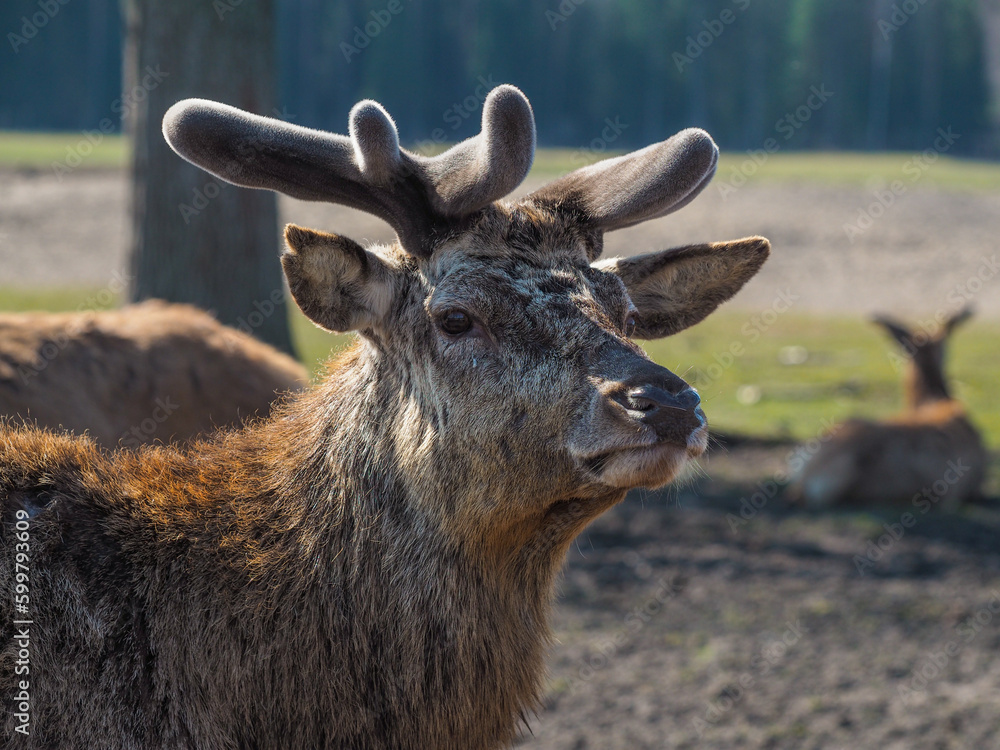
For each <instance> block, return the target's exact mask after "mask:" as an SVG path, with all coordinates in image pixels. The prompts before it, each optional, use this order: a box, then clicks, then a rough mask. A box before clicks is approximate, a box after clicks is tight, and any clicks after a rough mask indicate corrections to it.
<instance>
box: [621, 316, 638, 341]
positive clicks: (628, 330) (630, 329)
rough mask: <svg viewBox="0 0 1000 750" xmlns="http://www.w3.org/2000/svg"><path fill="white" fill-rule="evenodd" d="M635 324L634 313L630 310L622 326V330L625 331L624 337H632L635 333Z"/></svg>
mask: <svg viewBox="0 0 1000 750" xmlns="http://www.w3.org/2000/svg"><path fill="white" fill-rule="evenodd" d="M636 325H637V321H636V317H635V313H634V312H631V313H629V314H628V317H626V318H625V325H623V326H622V331H623V332H624V333H625V338H628V339H630V338H632V336H633V335H635V327H636Z"/></svg>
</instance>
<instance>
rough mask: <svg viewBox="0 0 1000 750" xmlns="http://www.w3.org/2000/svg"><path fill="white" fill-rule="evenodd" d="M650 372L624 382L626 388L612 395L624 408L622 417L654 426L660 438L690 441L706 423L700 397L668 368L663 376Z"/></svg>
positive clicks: (682, 444)
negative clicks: (636, 379) (651, 376)
mask: <svg viewBox="0 0 1000 750" xmlns="http://www.w3.org/2000/svg"><path fill="white" fill-rule="evenodd" d="M649 375H650V373H645V377H642V378H640V379H639V380H640V382H636V381H635V380H633V381H632V382H627V383H624V384H623V385H624V387H623V388H621V389H620V390H618V391H617V392H616V393H614V394H612V395H611V399H612V401H614V402H615V403H616V404H617V405H618V406H620V407H622V410H623V411H624V413H622V412H619V415H620V418H622V419H625V420H627V421H629V422H631V423H633V424H634V423H636V422H638V423H639V424H642V425H645V426H646V427H650V428H652V429H653V431H654V432H656V435H657V437H658V438H660V440H663V441H665V442H670V443H676V444H677V445H681V446H684V445H687V441H688V438H689V437H691V435H692V434H693V433H694V432H695V431H696V430H698V429H699V428H701V427H703V426H704V425H705V414H704V412H702V410H701V407H700V405H701V397H700V396H699V395H698V392H697V391H696V390H694V389H693V388H692V387H691V386H689V385H688V384H687V383H685V382H684V381H683V380H681V379H680V378H678V377H677V376H676V375H674V374H673V373H670V372H669V371H664V373H663V375H664V377H658V378H650V377H649ZM642 380H645V381H646V382H641V381H642ZM650 380H653V381H654V382H649V381H650Z"/></svg>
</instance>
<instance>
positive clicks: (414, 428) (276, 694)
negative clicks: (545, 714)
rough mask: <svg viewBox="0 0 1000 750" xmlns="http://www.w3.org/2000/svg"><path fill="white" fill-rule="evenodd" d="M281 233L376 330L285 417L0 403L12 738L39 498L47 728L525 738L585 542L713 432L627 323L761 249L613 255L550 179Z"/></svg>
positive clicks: (322, 740) (318, 304) (82, 740)
mask: <svg viewBox="0 0 1000 750" xmlns="http://www.w3.org/2000/svg"><path fill="white" fill-rule="evenodd" d="M529 111H530V110H529ZM383 135H384V134H383ZM196 140H197V139H196ZM390 140H391V139H390ZM531 140H532V142H533V133H532V138H531ZM292 161H293V160H292ZM383 161H391V159H389V158H388V157H386V159H385V160H383ZM285 167H287V169H286V170H284V171H283V172H282V174H283V175H285V176H287V171H288V170H292V169H293V167H294V164H292V163H291V161H290V163H289V164H286V165H285ZM473 182H474V183H475V182H476V181H475V180H473ZM476 184H479V183H476ZM478 189H479V188H477V190H478ZM672 197H673V196H672V195H670V194H669V192H668V193H665V194H664V196H663V200H671V199H672ZM455 200H456V201H457V202H458V203H461V201H462V199H461V196H457V197H455ZM648 208H649V207H648V206H647V205H645V204H644V206H643V207H642V210H643V211H645V210H648ZM618 218H619V219H621V217H618ZM286 240H287V242H288V246H289V248H288V252H287V253H286V254H285V256H284V257H283V258H282V262H283V267H284V269H285V273H286V275H287V277H288V280H289V286H290V288H291V290H292V293H293V295H294V297H295V299H296V301H297V302H298V303H299V305H300V307H302V309H303V310H304V311H305V312H306V313H307V314H308V315H309V316H310V317H311V318H312V320H313V321H314V322H315V323H317V325H320V326H322V327H325V328H328V329H332V330H345V329H348V328H353V329H357V330H358V331H359V334H360V335H359V337H358V340H357V342H356V344H355V345H354V347H353V348H351V349H350V350H348V351H347V352H346V353H345V354H343V355H342V356H341V357H340V358H338V359H337V360H336V361H334V362H333V363H332V365H331V366H330V369H329V371H328V373H327V375H326V377H325V378H324V380H323V382H322V383H321V384H320V385H318V386H317V387H315V388H313V389H312V390H309V391H307V392H305V393H303V394H300V395H298V396H296V397H293V398H292V399H290V400H289V401H288V402H287V403H286V404H284V405H283V406H281V407H279V408H278V409H277V411H276V413H275V414H274V415H273V416H272V417H271V418H270V419H268V420H263V421H259V422H256V423H254V424H252V425H249V426H247V427H246V428H244V429H243V430H240V431H233V432H228V433H221V434H218V435H216V436H214V437H213V438H211V439H209V440H206V441H199V442H195V443H194V444H193V445H191V446H189V447H187V448H180V447H175V446H169V447H146V448H142V449H139V450H136V451H119V452H115V453H103V452H101V451H99V450H98V449H97V448H96V446H95V445H94V444H93V443H92V442H91V441H89V440H86V439H80V438H76V439H74V438H69V437H63V436H57V435H53V434H50V433H46V432H43V431H38V430H31V429H10V428H3V427H0V501H2V512H3V523H4V534H3V536H2V538H0V539H2V543H0V582H2V583H3V587H4V593H3V596H2V597H0V628H10V629H8V630H6V631H2V637H0V644H2V646H3V650H2V652H0V654H2V659H3V664H2V667H3V669H2V671H0V700H5V701H8V702H7V703H5V704H3V710H4V714H3V716H4V721H5V722H6V723H5V725H3V726H2V727H0V730H2V731H4V732H6V736H10V735H11V732H12V731H13V729H14V726H15V724H16V720H15V718H14V714H13V711H12V704H11V702H10V698H9V696H12V695H14V690H15V687H14V684H13V680H14V675H12V673H11V666H12V665H13V663H14V660H15V656H16V653H17V648H18V646H17V643H16V640H15V638H14V635H15V631H14V630H13V629H12V628H11V626H10V625H9V623H12V622H13V620H14V619H15V612H14V611H13V602H14V600H13V596H12V595H10V591H11V588H12V586H13V582H14V580H15V579H14V571H13V569H12V565H13V560H14V551H15V548H16V547H15V545H16V539H15V537H14V535H13V531H14V529H15V528H16V520H17V518H18V514H20V515H21V516H26V517H28V518H29V519H30V521H29V523H30V528H31V531H30V538H31V566H32V571H33V576H32V579H31V601H32V609H31V614H32V616H33V618H34V621H35V624H34V625H33V626H32V628H33V630H32V639H33V640H32V644H33V646H32V648H33V649H34V650H33V652H32V662H31V669H32V672H31V681H32V682H31V689H32V696H33V701H34V702H33V704H32V705H33V712H34V713H33V723H32V732H33V733H32V735H31V738H30V741H29V742H28V743H27V744H28V746H33V747H47V746H50V745H55V744H61V745H65V746H74V747H95V746H100V747H106V748H113V749H115V750H117V749H118V748H135V747H143V748H178V747H192V748H194V747H196V748H209V749H214V748H244V747H255V748H285V747H302V748H345V749H346V748H351V749H352V750H376V749H379V750H387V749H388V748H394V749H398V750H409V749H413V750H417V749H418V748H419V749H420V750H425V749H427V748H442V749H445V750H451V749H453V748H454V749H455V750H459V749H461V750H465V749H466V748H476V749H477V750H490V749H492V748H499V747H502V746H507V745H509V744H510V743H511V742H512V741H513V739H514V738H515V736H516V733H517V731H518V728H519V726H520V724H521V722H522V721H523V719H524V718H525V716H526V713H527V712H529V711H531V710H532V709H533V708H535V707H536V706H537V704H538V699H539V696H540V691H541V687H542V681H543V675H544V670H543V655H544V651H545V648H546V645H547V642H548V640H549V630H548V610H549V607H550V602H551V599H552V597H553V592H554V582H555V578H556V576H557V573H558V570H559V566H560V564H561V562H562V559H563V557H564V555H565V551H566V549H567V547H568V545H569V544H570V542H571V541H572V539H573V538H574V536H575V535H576V534H578V533H579V532H580V530H581V529H582V528H583V527H584V526H585V525H586V524H587V523H588V522H589V521H590V520H592V519H593V518H595V517H596V516H597V515H599V514H600V513H601V512H603V511H604V510H605V509H607V508H609V507H610V506H612V505H613V504H615V503H617V502H619V501H620V500H621V499H622V498H623V497H624V495H625V492H626V491H627V490H628V489H629V488H631V487H637V486H659V485H662V484H663V483H665V482H667V481H669V480H670V479H672V478H673V477H674V476H675V475H676V474H677V472H678V471H679V470H680V469H681V467H682V466H683V465H684V464H685V462H687V461H688V460H689V459H691V458H694V457H697V456H698V455H700V454H701V452H702V451H703V450H704V449H705V445H706V441H707V425H706V423H705V419H704V414H703V413H702V412H701V409H700V407H699V406H698V398H697V394H695V393H694V391H693V390H691V389H690V388H689V387H688V386H687V384H685V383H684V382H683V381H682V380H681V379H680V378H678V377H677V376H676V375H674V374H673V373H671V372H669V371H668V370H666V369H665V368H662V367H660V366H658V365H656V364H654V363H652V362H651V361H650V360H649V359H648V358H647V357H646V356H645V354H644V353H643V352H642V350H641V349H640V348H639V347H638V346H636V345H635V343H633V342H632V341H631V340H630V338H629V334H630V333H631V332H632V330H633V329H634V328H637V325H636V324H635V322H634V318H635V316H636V315H638V316H639V318H644V317H648V318H649V319H650V320H656V321H658V322H657V324H656V325H657V328H660V327H663V328H665V329H672V328H678V327H683V325H682V324H680V323H677V322H674V323H671V322H668V321H667V319H668V318H676V320H679V321H688V320H692V319H694V318H699V317H704V315H707V314H708V312H710V310H711V309H712V308H714V307H715V306H716V305H718V304H720V303H721V302H722V301H724V299H725V298H726V297H727V296H728V295H731V294H733V293H735V292H736V290H738V289H739V288H740V287H741V286H742V284H743V283H745V282H746V280H747V279H749V278H750V277H751V276H753V274H754V273H756V271H757V270H758V269H759V268H760V265H761V264H762V263H763V262H764V260H765V258H766V257H767V253H768V245H767V241H766V240H763V239H761V238H755V239H752V240H746V241H740V242H734V243H727V244H721V245H718V246H716V247H715V248H714V250H713V252H712V253H711V254H710V257H709V256H706V254H705V253H702V252H687V251H684V250H679V251H674V250H668V251H664V257H665V258H666V259H667V260H666V261H664V262H663V263H659V262H649V263H647V261H643V262H642V263H640V264H639V266H629V263H628V261H621V262H619V263H618V264H612V268H602V267H598V266H593V265H591V263H590V259H591V256H592V253H593V249H594V246H595V243H597V242H599V240H600V232H599V231H598V230H597V229H596V228H595V224H594V223H593V222H582V221H581V220H580V217H579V215H578V214H576V213H575V211H574V210H564V209H563V208H560V205H559V201H558V200H552V196H551V193H550V194H549V195H548V198H547V199H546V200H535V199H532V198H530V197H529V198H528V199H526V200H524V201H522V202H520V203H508V202H498V203H493V204H490V205H488V206H485V207H482V208H477V209H476V210H474V211H470V212H468V213H465V214H463V215H461V216H457V217H453V219H452V220H451V221H450V222H449V224H448V225H447V230H446V231H441V232H440V233H436V234H435V235H434V236H433V237H432V238H427V237H425V238H421V242H422V243H427V242H429V241H430V240H433V248H432V252H430V253H426V254H424V253H418V254H414V253H411V252H409V251H407V250H406V249H404V246H402V245H400V244H395V245H392V246H388V247H382V246H376V247H371V248H367V249H366V248H362V247H360V246H359V245H357V244H356V243H353V242H351V241H349V240H346V238H339V237H337V236H335V235H330V234H326V233H321V232H314V231H311V230H307V229H302V228H297V227H290V228H289V229H288V231H287V232H286ZM618 267H630V268H631V276H632V277H633V278H631V281H632V282H634V283H635V284H640V285H644V289H645V291H644V293H643V295H642V299H641V300H640V302H639V303H637V304H633V300H632V299H631V297H630V288H631V284H630V283H627V282H626V281H624V280H623V277H622V275H620V274H619V273H618V272H616V270H615V269H616V268H618ZM641 267H647V271H646V272H645V273H642V272H640V269H641ZM655 278H660V279H661V282H662V283H652V282H653V281H655ZM650 289H656V290H658V291H657V292H656V293H653V292H650V291H649V290H650ZM720 289H724V290H726V292H725V293H724V294H723V293H719V292H718V290H720ZM706 290H707V292H708V294H707V296H708V297H709V298H710V300H711V302H710V303H708V304H707V305H706V304H701V303H699V306H698V309H697V312H696V314H688V311H687V310H686V309H678V306H677V304H676V300H678V299H680V300H696V299H700V298H701V297H702V296H705V295H702V294H700V292H701V291H706ZM455 315H458V317H459V321H460V322H461V323H463V325H462V326H460V327H459V329H460V330H458V329H455V330H453V329H452V328H451V327H450V323H449V321H452V320H453V318H454V316H455ZM463 316H464V317H463ZM464 323H468V326H465V325H464ZM456 330H457V332H456Z"/></svg>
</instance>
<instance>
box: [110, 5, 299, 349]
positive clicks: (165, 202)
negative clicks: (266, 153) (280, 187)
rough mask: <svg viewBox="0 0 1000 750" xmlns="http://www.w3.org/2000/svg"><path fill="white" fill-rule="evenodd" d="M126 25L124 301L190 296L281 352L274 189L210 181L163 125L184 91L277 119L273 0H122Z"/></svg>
mask: <svg viewBox="0 0 1000 750" xmlns="http://www.w3.org/2000/svg"><path fill="white" fill-rule="evenodd" d="M127 23H128V31H127V34H128V37H127V42H126V51H125V76H124V77H125V81H126V84H127V85H126V92H127V94H126V98H125V103H124V105H123V109H124V115H125V116H126V123H125V126H126V128H127V129H128V130H129V131H130V132H131V134H132V143H133V153H132V164H131V170H132V195H131V209H132V241H131V266H132V283H131V290H130V296H131V299H132V300H133V301H138V300H142V299H147V298H149V297H158V298H161V299H166V300H170V301H173V302H189V303H192V304H195V305H197V306H199V307H202V308H205V309H207V310H211V311H213V312H214V313H215V315H216V316H217V317H218V318H219V320H220V321H222V322H223V323H226V324H228V325H233V326H236V327H238V328H240V329H241V330H243V331H247V332H251V333H253V334H254V335H255V336H257V337H259V338H261V339H263V340H264V341H267V342H269V343H270V344H273V345H275V346H277V347H278V348H279V349H282V350H284V351H289V352H290V351H291V350H292V345H291V338H290V335H289V330H288V318H287V309H286V307H285V287H284V281H283V277H282V274H281V269H280V264H279V263H278V259H277V255H278V250H279V241H280V240H279V237H278V212H277V199H276V196H275V194H274V193H272V192H270V191H264V190H248V189H245V188H238V187H234V186H232V185H228V184H226V183H224V182H222V181H221V180H217V179H215V178H213V177H212V176H211V175H209V174H208V173H206V172H203V171H202V170H200V169H198V168H197V167H194V166H192V165H190V164H188V163H187V162H185V161H184V160H183V159H181V158H180V157H179V156H177V155H176V154H174V153H173V152H172V151H171V150H170V148H169V147H168V146H167V144H166V142H165V141H164V139H163V135H162V133H161V131H160V124H161V121H162V119H163V114H164V112H166V110H167V109H168V108H169V107H170V106H171V105H172V104H174V103H175V102H176V101H178V100H179V99H184V98H186V97H201V98H205V99H214V100H217V101H221V102H225V103H227V104H232V105H234V106H236V107H240V108H241V109H246V110H248V111H250V112H255V113H257V114H263V115H270V116H274V115H275V114H279V113H277V111H276V110H275V81H276V59H275V57H276V54H275V36H276V34H275V13H274V3H273V0H252V2H244V0H214V2H206V1H205V0H128V2H127ZM130 103H131V104H134V106H129V104H130Z"/></svg>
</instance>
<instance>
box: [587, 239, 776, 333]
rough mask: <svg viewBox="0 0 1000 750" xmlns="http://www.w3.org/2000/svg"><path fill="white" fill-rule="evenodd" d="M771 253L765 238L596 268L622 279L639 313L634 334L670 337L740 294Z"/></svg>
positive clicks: (615, 260) (599, 264)
mask: <svg viewBox="0 0 1000 750" xmlns="http://www.w3.org/2000/svg"><path fill="white" fill-rule="evenodd" d="M770 254H771V243H770V242H768V241H767V240H766V239H764V238H763V237H748V238H746V239H742V240H733V241H732V242H715V243H711V244H707V245H690V246H687V247H679V248H673V249H671V250H661V251H660V252H656V253H648V254H646V255H638V256H635V257H632V258H613V259H609V260H602V261H599V262H597V263H595V264H594V267H595V268H601V269H603V270H606V271H612V272H613V273H616V274H618V276H620V277H621V280H622V281H624V282H625V286H626V288H627V289H628V293H629V296H630V297H631V298H632V303H633V304H634V305H635V306H636V309H637V310H638V311H639V316H638V318H639V319H638V321H637V327H636V336H638V337H639V338H642V339H656V338H661V337H663V336H670V335H672V334H675V333H677V332H679V331H683V330H684V329H685V328H689V327H690V326H693V325H694V324H695V323H698V322H700V321H702V320H704V319H705V318H706V317H707V316H708V314H709V313H711V312H712V311H713V310H715V308H717V307H718V306H719V305H721V304H722V303H723V302H725V301H726V300H728V299H729V298H730V297H732V296H733V295H734V294H736V292H738V291H739V290H740V289H741V288H742V287H743V285H744V284H746V283H747V281H749V280H750V279H751V278H753V276H754V275H755V274H756V273H757V271H759V270H760V267H761V266H762V265H763V264H764V261H765V260H767V257H768V255H770Z"/></svg>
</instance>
